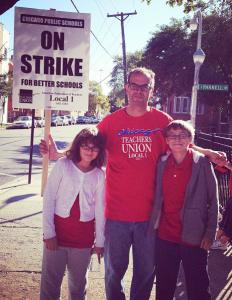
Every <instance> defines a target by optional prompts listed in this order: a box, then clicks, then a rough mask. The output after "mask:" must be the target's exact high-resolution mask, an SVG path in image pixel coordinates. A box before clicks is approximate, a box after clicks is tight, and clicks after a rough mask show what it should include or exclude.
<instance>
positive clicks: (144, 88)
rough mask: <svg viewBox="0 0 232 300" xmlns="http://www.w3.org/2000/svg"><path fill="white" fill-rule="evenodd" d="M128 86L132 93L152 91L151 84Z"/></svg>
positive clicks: (132, 83)
mask: <svg viewBox="0 0 232 300" xmlns="http://www.w3.org/2000/svg"><path fill="white" fill-rule="evenodd" d="M128 86H129V88H130V89H131V90H132V91H142V92H147V91H148V90H150V89H151V84H150V83H147V84H142V85H139V84H137V83H134V82H131V83H128Z"/></svg>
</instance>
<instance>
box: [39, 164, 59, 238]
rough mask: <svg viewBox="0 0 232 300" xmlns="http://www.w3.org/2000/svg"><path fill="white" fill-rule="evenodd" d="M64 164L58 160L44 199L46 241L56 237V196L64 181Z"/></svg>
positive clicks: (50, 176)
mask: <svg viewBox="0 0 232 300" xmlns="http://www.w3.org/2000/svg"><path fill="white" fill-rule="evenodd" d="M62 168H63V166H62V163H61V161H60V160H58V161H57V162H56V164H55V166H54V167H53V169H52V171H51V173H50V175H49V177H48V181H47V184H46V188H45V192H44V197H43V235H44V239H50V238H53V237H55V236H56V232H55V224H54V215H55V207H56V195H57V191H58V188H59V185H60V182H61V179H62V173H63V172H62Z"/></svg>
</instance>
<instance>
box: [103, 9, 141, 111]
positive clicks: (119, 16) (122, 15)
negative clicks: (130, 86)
mask: <svg viewBox="0 0 232 300" xmlns="http://www.w3.org/2000/svg"><path fill="white" fill-rule="evenodd" d="M131 15H137V12H136V10H135V11H134V12H133V13H122V12H121V13H117V14H114V15H109V14H107V17H109V18H110V17H115V18H117V19H118V20H119V21H120V22H121V32H122V59H123V75H124V86H125V85H126V83H127V64H126V43H125V32H124V23H123V22H124V21H125V20H126V19H127V18H128V17H129V16H131ZM125 104H126V105H127V104H128V100H127V95H126V94H125Z"/></svg>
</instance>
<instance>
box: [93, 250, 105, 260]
mask: <svg viewBox="0 0 232 300" xmlns="http://www.w3.org/2000/svg"><path fill="white" fill-rule="evenodd" d="M93 252H94V253H96V254H97V259H98V263H99V264H100V263H101V258H102V257H103V253H104V248H103V247H96V246H94V251H93Z"/></svg>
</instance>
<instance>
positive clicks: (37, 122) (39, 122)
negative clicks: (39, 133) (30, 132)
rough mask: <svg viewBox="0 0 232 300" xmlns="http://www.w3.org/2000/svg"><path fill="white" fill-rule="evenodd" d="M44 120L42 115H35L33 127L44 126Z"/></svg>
mask: <svg viewBox="0 0 232 300" xmlns="http://www.w3.org/2000/svg"><path fill="white" fill-rule="evenodd" d="M44 126H45V120H44V117H35V127H44Z"/></svg>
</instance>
